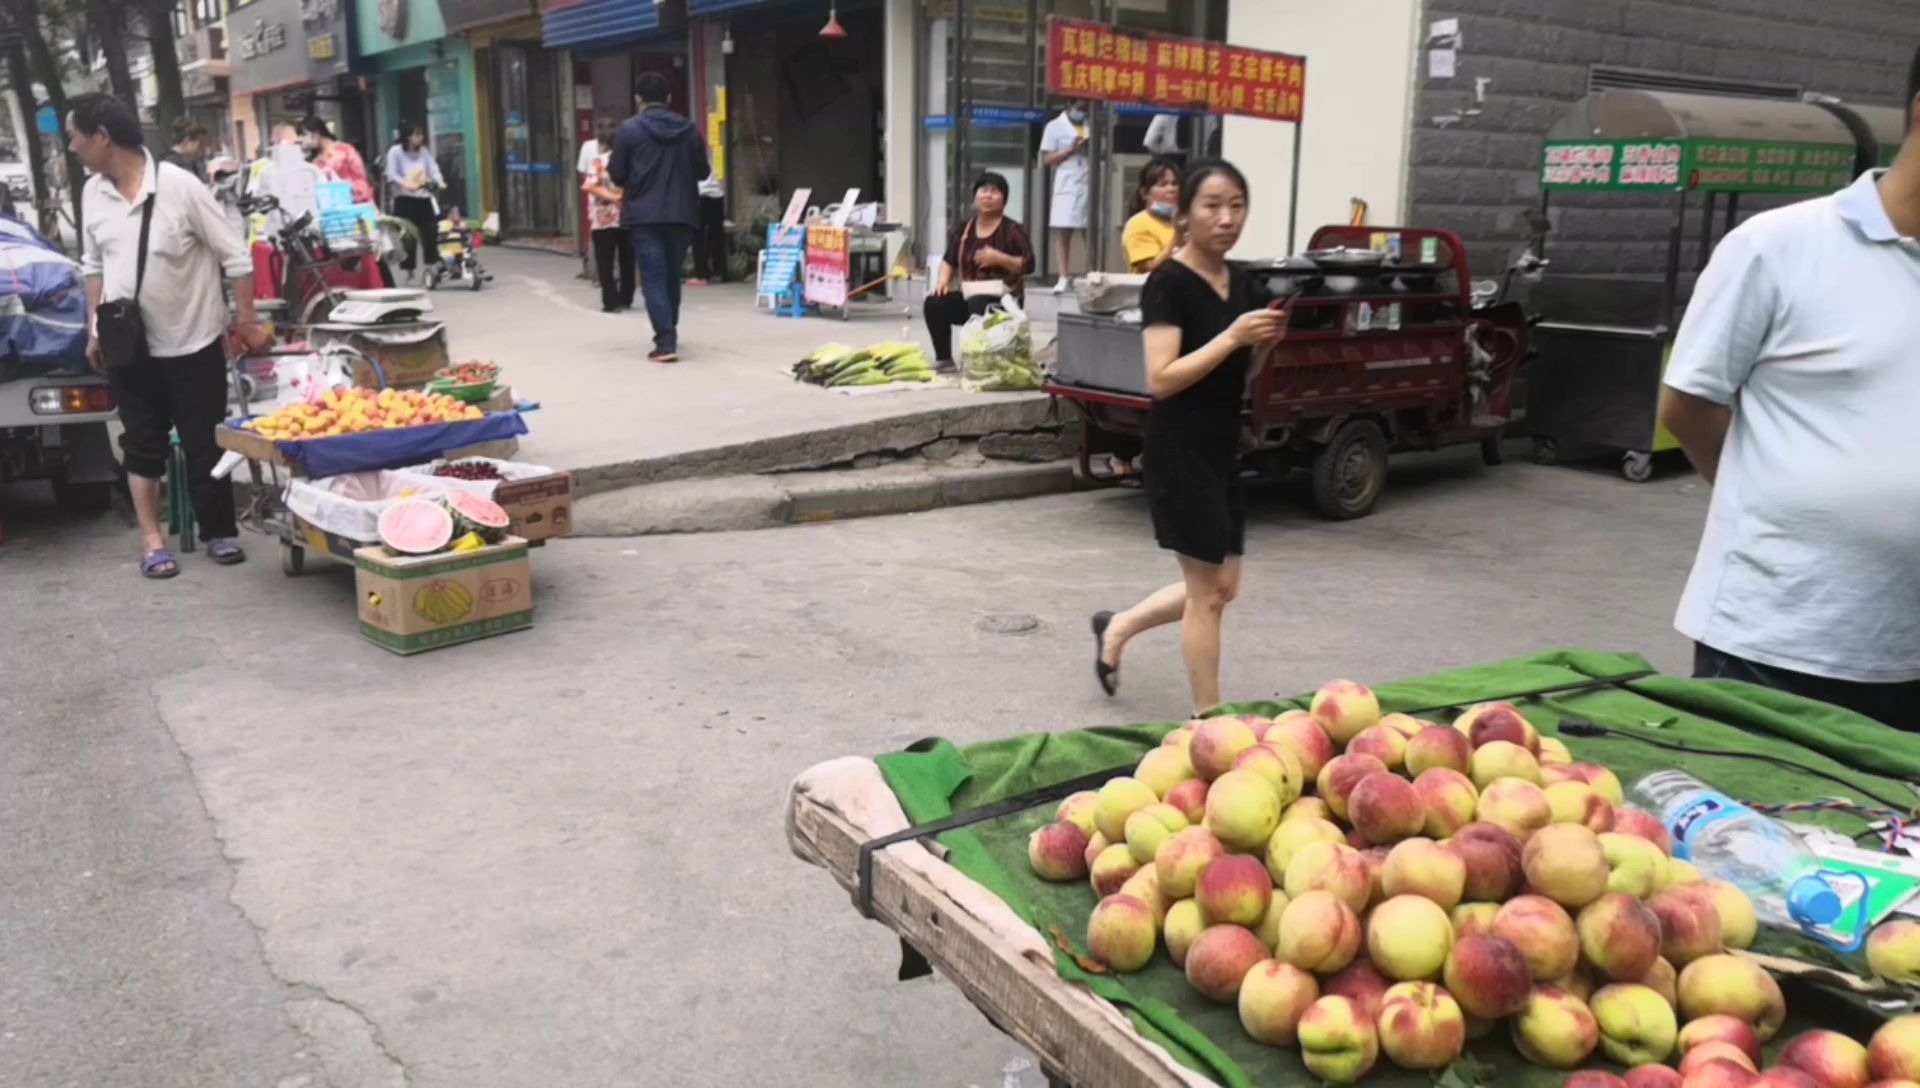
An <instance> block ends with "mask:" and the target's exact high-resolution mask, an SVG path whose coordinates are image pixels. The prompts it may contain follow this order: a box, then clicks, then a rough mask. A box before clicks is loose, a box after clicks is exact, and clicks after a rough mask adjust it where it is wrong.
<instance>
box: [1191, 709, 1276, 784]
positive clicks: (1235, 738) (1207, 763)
mask: <svg viewBox="0 0 1920 1088" xmlns="http://www.w3.org/2000/svg"><path fill="white" fill-rule="evenodd" d="M1258 743H1260V740H1259V738H1258V737H1255V736H1254V735H1253V730H1251V729H1249V728H1247V723H1246V722H1243V721H1241V720H1240V719H1238V718H1209V719H1207V720H1206V721H1204V722H1201V723H1200V725H1199V727H1198V728H1196V729H1195V730H1194V731H1193V742H1192V743H1191V744H1189V745H1188V746H1187V758H1188V759H1189V760H1191V761H1192V763H1193V769H1194V770H1195V771H1198V772H1199V773H1200V777H1201V778H1204V779H1206V780H1207V781H1209V782H1211V781H1213V780H1214V779H1216V778H1219V777H1220V776H1221V775H1223V774H1226V773H1227V772H1228V771H1230V770H1232V769H1233V761H1234V760H1235V759H1238V758H1239V757H1240V753H1241V752H1244V751H1246V750H1247V749H1249V748H1251V747H1253V746H1254V745H1255V744H1258Z"/></svg>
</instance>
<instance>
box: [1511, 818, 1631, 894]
mask: <svg viewBox="0 0 1920 1088" xmlns="http://www.w3.org/2000/svg"><path fill="white" fill-rule="evenodd" d="M1520 866H1521V868H1522V869H1523V870H1524V871H1525V872H1526V874H1527V883H1528V884H1529V885H1531V886H1532V888H1533V890H1534V891H1536V892H1539V893H1540V894H1541V895H1544V896H1546V897H1547V898H1548V899H1551V900H1553V901H1554V902H1556V903H1558V904H1560V905H1561V906H1563V907H1566V908H1567V909H1568V910H1579V909H1580V908H1581V907H1584V906H1586V905H1587V904H1588V903H1591V902H1593V901H1594V900H1596V899H1598V898H1600V897H1601V896H1602V895H1605V894H1606V891H1607V876H1608V874H1609V872H1610V870H1609V869H1608V868H1607V856H1606V854H1604V853H1603V852H1602V851H1601V849H1600V836H1598V835H1595V834H1594V833H1593V832H1591V831H1589V830H1587V829H1586V828H1584V827H1582V826H1580V825H1579V824H1551V825H1549V826H1547V827H1543V828H1541V829H1540V830H1539V831H1537V832H1535V833H1534V836H1533V837H1532V838H1531V839H1528V840H1527V845H1526V847H1525V849H1523V850H1522V851H1521V853H1520Z"/></svg>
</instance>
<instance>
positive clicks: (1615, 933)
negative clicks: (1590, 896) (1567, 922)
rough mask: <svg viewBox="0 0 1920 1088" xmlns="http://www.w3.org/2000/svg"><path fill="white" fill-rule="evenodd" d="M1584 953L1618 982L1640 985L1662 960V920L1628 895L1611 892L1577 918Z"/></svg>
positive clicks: (1575, 925) (1589, 961) (1587, 907)
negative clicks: (1639, 982) (1656, 962)
mask: <svg viewBox="0 0 1920 1088" xmlns="http://www.w3.org/2000/svg"><path fill="white" fill-rule="evenodd" d="M1574 928H1575V929H1577V930H1579V932H1580V952H1581V954H1582V955H1584V956H1586V958H1587V962H1588V963H1590V964H1592V965H1593V966H1594V968H1595V969H1596V970H1598V971H1599V972H1600V973H1601V974H1603V975H1605V976H1606V977H1607V978H1609V979H1612V980H1613V981H1615V982H1638V981H1640V980H1641V979H1643V978H1645V977H1647V972H1648V971H1650V970H1652V969H1653V961H1654V960H1657V959H1659V958H1660V919H1659V918H1658V917H1656V916H1655V915H1654V913H1653V912H1652V911H1650V910H1648V909H1647V905H1646V904H1645V903H1642V902H1640V900H1638V899H1635V898H1634V897H1633V896H1631V895H1627V894H1625V893H1624V892H1608V893H1607V894H1605V895H1603V896H1601V897H1600V898H1598V899H1596V900H1594V901H1593V902H1592V903H1589V904H1588V905H1587V906H1585V907H1583V908H1581V910H1580V914H1579V916H1578V917H1576V918H1575V919H1574Z"/></svg>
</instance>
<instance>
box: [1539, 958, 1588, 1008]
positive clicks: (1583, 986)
mask: <svg viewBox="0 0 1920 1088" xmlns="http://www.w3.org/2000/svg"><path fill="white" fill-rule="evenodd" d="M1547 985H1549V986H1551V987H1553V988H1554V989H1556V990H1565V991H1566V992H1567V993H1570V994H1572V995H1573V996H1575V997H1577V998H1579V999H1580V1000H1582V1001H1587V1002H1591V1001H1592V1000H1593V992H1594V990H1596V989H1598V987H1596V986H1595V985H1594V984H1593V977H1592V976H1591V975H1588V974H1587V973H1586V972H1585V971H1584V970H1581V969H1580V968H1578V967H1576V968H1574V969H1573V970H1571V971H1568V972H1567V973H1566V974H1564V975H1561V976H1560V977H1559V978H1556V979H1553V980H1551V981H1550V982H1548V983H1547ZM1588 1007H1589V1008H1591V1007H1592V1006H1591V1005H1589V1006H1588Z"/></svg>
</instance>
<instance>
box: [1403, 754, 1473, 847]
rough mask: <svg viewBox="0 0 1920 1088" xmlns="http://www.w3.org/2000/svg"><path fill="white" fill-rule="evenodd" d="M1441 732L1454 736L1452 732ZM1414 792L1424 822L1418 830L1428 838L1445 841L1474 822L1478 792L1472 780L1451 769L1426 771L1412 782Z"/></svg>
mask: <svg viewBox="0 0 1920 1088" xmlns="http://www.w3.org/2000/svg"><path fill="white" fill-rule="evenodd" d="M1444 732H1448V733H1452V735H1454V736H1456V737H1457V736H1459V735H1460V734H1458V733H1453V731H1452V730H1444ZM1413 792H1415V793H1417V794H1419V795H1420V805H1421V808H1422V809H1424V810H1425V813H1426V821H1425V823H1424V824H1423V825H1422V826H1421V830H1422V831H1425V832H1426V833H1427V834H1428V835H1429V836H1431V837H1433V838H1436V839H1444V838H1446V837H1447V836H1449V835H1451V834H1453V833H1454V832H1456V831H1458V830H1460V829H1461V828H1463V827H1465V826H1467V825H1468V824H1470V823H1472V822H1473V812H1474V809H1476V808H1478V807H1479V805H1480V791H1479V790H1476V789H1474V788H1473V780H1472V779H1470V778H1468V777H1467V776H1466V775H1464V774H1461V773H1460V772H1459V771H1456V770H1454V769H1452V768H1451V767H1429V768H1427V769H1426V770H1424V771H1422V772H1420V777H1418V778H1416V779H1414V780H1413Z"/></svg>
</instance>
